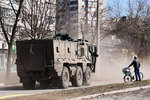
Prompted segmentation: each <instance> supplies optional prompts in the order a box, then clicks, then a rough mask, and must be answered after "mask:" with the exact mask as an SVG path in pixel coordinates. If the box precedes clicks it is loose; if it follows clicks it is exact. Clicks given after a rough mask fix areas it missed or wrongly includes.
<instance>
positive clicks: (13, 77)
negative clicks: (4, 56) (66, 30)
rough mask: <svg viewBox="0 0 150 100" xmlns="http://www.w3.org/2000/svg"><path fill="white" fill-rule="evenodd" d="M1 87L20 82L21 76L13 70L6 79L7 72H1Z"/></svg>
mask: <svg viewBox="0 0 150 100" xmlns="http://www.w3.org/2000/svg"><path fill="white" fill-rule="evenodd" d="M0 76H1V78H0V87H2V86H5V85H15V84H18V83H19V78H18V76H17V73H16V72H11V73H10V75H9V76H10V77H9V79H7V80H6V78H5V72H0Z"/></svg>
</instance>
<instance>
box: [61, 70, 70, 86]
mask: <svg viewBox="0 0 150 100" xmlns="http://www.w3.org/2000/svg"><path fill="white" fill-rule="evenodd" d="M69 81H70V75H69V69H68V68H67V67H64V68H63V71H62V75H61V84H62V88H68V87H69Z"/></svg>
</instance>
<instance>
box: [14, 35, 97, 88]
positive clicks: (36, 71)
mask: <svg viewBox="0 0 150 100" xmlns="http://www.w3.org/2000/svg"><path fill="white" fill-rule="evenodd" d="M58 37H59V36H58ZM58 37H55V38H53V39H48V40H23V41H17V42H16V47H17V61H16V64H17V74H18V76H19V78H20V82H22V84H23V87H24V89H34V88H35V83H36V82H38V83H40V86H41V87H42V88H47V87H48V86H49V84H51V83H53V84H59V86H61V87H62V88H67V87H68V86H69V85H70V83H72V85H74V86H82V85H83V84H90V78H91V73H92V72H95V63H96V56H97V53H96V52H97V49H96V46H95V45H91V44H90V43H89V42H87V41H84V40H77V41H74V40H71V39H61V38H58Z"/></svg>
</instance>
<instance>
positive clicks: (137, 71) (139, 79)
mask: <svg viewBox="0 0 150 100" xmlns="http://www.w3.org/2000/svg"><path fill="white" fill-rule="evenodd" d="M135 76H136V81H141V77H140V71H139V69H135Z"/></svg>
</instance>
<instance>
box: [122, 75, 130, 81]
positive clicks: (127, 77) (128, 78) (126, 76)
mask: <svg viewBox="0 0 150 100" xmlns="http://www.w3.org/2000/svg"><path fill="white" fill-rule="evenodd" d="M123 80H124V82H125V83H128V82H131V81H132V78H131V76H130V75H125V76H124V78H123Z"/></svg>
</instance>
